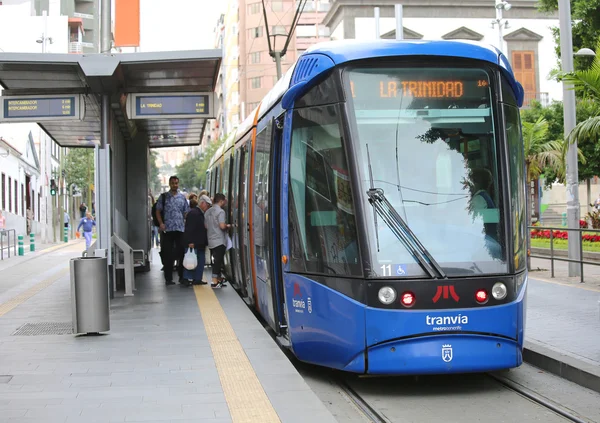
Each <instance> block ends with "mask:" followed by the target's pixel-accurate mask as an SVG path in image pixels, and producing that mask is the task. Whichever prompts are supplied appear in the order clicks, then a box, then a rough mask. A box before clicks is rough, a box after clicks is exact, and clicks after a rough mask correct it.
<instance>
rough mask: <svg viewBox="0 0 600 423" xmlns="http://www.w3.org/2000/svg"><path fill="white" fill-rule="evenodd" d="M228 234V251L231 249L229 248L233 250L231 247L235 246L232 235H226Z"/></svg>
mask: <svg viewBox="0 0 600 423" xmlns="http://www.w3.org/2000/svg"><path fill="white" fill-rule="evenodd" d="M226 236H227V248H226V251H229V250H231V247H233V244H232V242H231V237H230V236H229V235H226Z"/></svg>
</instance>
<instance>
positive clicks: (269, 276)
mask: <svg viewBox="0 0 600 423" xmlns="http://www.w3.org/2000/svg"><path fill="white" fill-rule="evenodd" d="M523 95H524V93H523V88H522V86H521V85H520V84H519V83H518V82H517V81H516V79H515V76H514V74H513V72H512V70H511V68H510V65H509V63H508V61H507V59H506V57H505V56H503V55H502V54H501V52H499V51H498V50H496V49H495V48H493V47H489V46H484V45H482V44H478V43H472V42H459V41H391V40H378V41H368V42H358V41H341V42H331V43H324V44H318V45H316V46H314V47H312V48H311V49H309V50H307V51H306V52H305V53H304V54H303V55H302V56H301V57H300V58H299V60H298V61H297V63H296V64H295V65H294V66H293V67H292V68H291V69H290V70H289V71H288V72H287V74H286V75H285V76H284V77H283V78H282V79H281V80H279V82H278V83H277V84H276V86H275V87H274V88H273V89H272V90H271V91H270V92H269V93H268V94H267V96H266V97H265V98H264V99H263V101H262V103H261V104H260V105H259V106H258V108H257V109H256V110H254V111H253V112H252V113H251V115H250V116H249V117H248V118H247V119H246V120H245V121H244V122H243V123H242V124H241V125H240V126H239V128H237V130H236V132H235V133H233V134H231V135H230V137H229V138H228V139H227V140H226V142H225V143H224V145H223V146H222V147H221V148H220V149H219V151H218V152H217V153H216V154H215V156H214V157H213V158H212V159H211V164H210V168H209V170H208V172H207V173H208V175H207V180H208V188H209V190H210V192H211V194H214V193H216V192H222V193H224V194H225V195H226V197H227V198H228V204H227V213H228V218H229V222H231V223H233V224H234V230H233V231H232V233H231V235H232V240H233V248H232V249H230V250H229V251H228V253H227V257H226V267H227V273H228V275H227V276H228V279H229V280H231V282H232V283H233V285H234V286H235V287H236V288H237V289H238V290H239V291H240V293H241V294H242V296H243V297H244V298H245V300H246V302H247V303H248V304H249V305H250V306H251V307H253V308H255V309H256V310H257V311H258V312H259V313H260V314H261V315H262V316H263V317H264V319H265V320H266V321H267V322H268V324H269V325H270V326H271V328H272V329H273V330H274V331H275V332H276V333H277V335H278V339H279V341H280V342H281V343H282V344H283V345H286V346H287V347H289V348H290V349H291V351H292V352H293V353H294V354H295V356H296V357H297V358H298V359H300V360H302V361H305V362H309V363H314V364H318V365H322V366H327V367H330V368H335V369H340V370H345V371H348V372H354V373H366V374H386V375H392V374H433V373H462V372H480V371H491V370H497V369H506V368H513V367H517V366H519V365H520V364H521V363H522V349H523V337H524V323H525V300H526V290H527V273H526V266H525V261H526V232H525V231H526V226H525V225H526V218H525V192H526V191H525V174H524V171H525V165H524V151H523V142H522V136H521V125H520V118H519V107H520V106H521V105H522V102H523Z"/></svg>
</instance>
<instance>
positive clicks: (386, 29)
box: [322, 0, 562, 107]
mask: <svg viewBox="0 0 600 423" xmlns="http://www.w3.org/2000/svg"><path fill="white" fill-rule="evenodd" d="M508 1H509V3H510V5H511V8H510V10H503V14H502V21H501V22H500V23H499V24H498V22H496V9H495V7H494V6H495V2H494V0H488V1H477V2H474V1H473V0H455V1H453V2H452V3H451V4H450V3H449V2H448V1H447V0H411V1H410V2H402V3H403V32H404V34H403V38H404V39H415V40H421V39H423V40H441V39H444V40H473V41H480V42H483V43H487V44H492V45H494V46H496V47H499V48H500V49H501V50H502V51H503V52H504V54H505V55H506V56H507V57H508V59H509V61H510V63H511V66H512V68H513V71H514V72H515V75H516V77H517V79H518V80H519V82H521V84H522V85H523V88H524V89H525V102H524V107H527V106H528V105H529V104H530V103H531V100H533V99H536V100H538V101H540V102H541V103H542V104H543V105H545V104H548V103H549V102H550V101H552V100H561V99H562V86H561V84H559V83H558V82H556V81H554V80H552V79H550V78H549V74H550V72H551V70H552V69H553V68H555V67H556V65H557V63H558V58H557V56H556V52H555V44H554V36H553V30H552V28H554V27H558V25H559V22H558V17H557V15H556V14H542V13H540V12H539V11H538V9H537V3H538V2H537V1H536V0H508ZM396 3H398V2H397V1H396V0H375V1H372V2H360V3H357V2H356V1H355V0H331V8H330V10H329V11H328V12H327V14H326V16H325V17H324V19H323V22H322V23H323V25H325V26H327V27H328V28H329V31H330V33H331V38H332V39H334V40H342V39H360V40H368V39H375V38H376V35H377V34H376V33H375V28H376V25H375V17H374V16H375V13H374V8H375V7H379V8H380V19H379V28H380V33H379V36H380V37H381V38H392V39H393V38H396V30H395V28H396V19H395V14H394V5H395V4H396Z"/></svg>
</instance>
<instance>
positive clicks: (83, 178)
mask: <svg viewBox="0 0 600 423" xmlns="http://www.w3.org/2000/svg"><path fill="white" fill-rule="evenodd" d="M64 170H65V179H66V183H67V186H68V187H70V186H71V185H75V187H76V188H77V189H78V190H79V191H80V192H81V193H82V195H84V197H85V201H86V202H87V203H88V204H91V203H92V188H91V187H92V184H93V183H94V150H93V149H92V148H70V149H69V150H68V153H67V155H66V156H65V160H64Z"/></svg>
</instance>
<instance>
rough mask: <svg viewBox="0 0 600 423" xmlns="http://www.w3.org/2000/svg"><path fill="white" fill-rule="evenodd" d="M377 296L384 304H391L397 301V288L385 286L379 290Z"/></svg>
mask: <svg viewBox="0 0 600 423" xmlns="http://www.w3.org/2000/svg"><path fill="white" fill-rule="evenodd" d="M377 297H378V298H379V301H381V303H382V304H385V305H390V304H392V303H393V302H394V301H396V290H395V289H394V288H390V287H389V286H384V287H383V288H381V289H380V290H379V293H378V294H377Z"/></svg>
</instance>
